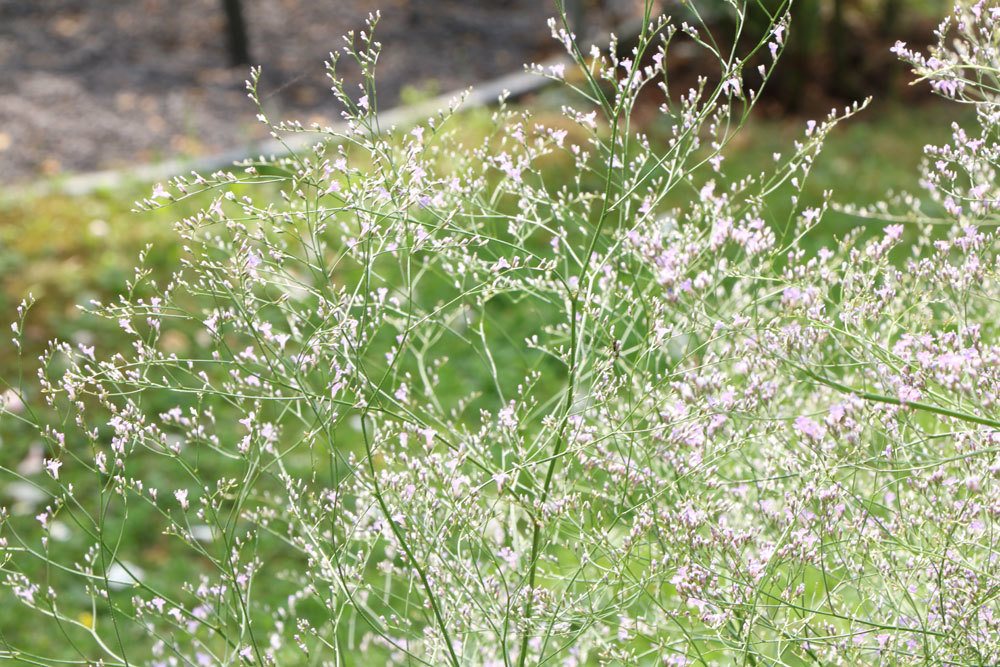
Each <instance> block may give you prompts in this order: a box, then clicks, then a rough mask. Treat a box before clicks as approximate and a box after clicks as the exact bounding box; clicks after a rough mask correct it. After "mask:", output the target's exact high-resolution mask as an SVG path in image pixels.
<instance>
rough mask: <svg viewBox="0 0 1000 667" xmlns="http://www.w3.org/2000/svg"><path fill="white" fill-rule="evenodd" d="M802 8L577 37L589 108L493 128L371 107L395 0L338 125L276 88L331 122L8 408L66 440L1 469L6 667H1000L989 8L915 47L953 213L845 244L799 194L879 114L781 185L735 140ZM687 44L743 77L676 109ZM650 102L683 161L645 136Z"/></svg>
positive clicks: (231, 174)
mask: <svg viewBox="0 0 1000 667" xmlns="http://www.w3.org/2000/svg"><path fill="white" fill-rule="evenodd" d="M731 4H733V11H734V12H735V14H736V16H737V26H738V30H739V31H740V32H741V33H742V30H743V26H744V18H745V15H746V14H745V11H746V7H745V6H744V5H743V4H741V3H737V2H733V3H731ZM781 9H782V11H779V12H778V13H776V14H775V15H774V20H773V23H772V25H771V26H770V28H769V30H768V31H767V33H766V34H764V35H762V36H747V35H743V34H740V35H737V38H736V39H734V40H731V42H730V44H733V45H736V46H723V45H720V43H719V42H718V41H717V40H716V39H715V38H713V36H712V35H711V33H710V31H709V30H708V28H707V27H706V26H704V25H694V24H690V23H686V22H680V23H675V22H671V21H670V20H668V19H666V18H656V17H654V16H653V15H652V12H651V5H650V4H647V7H646V15H645V17H644V20H643V22H642V27H641V31H640V34H639V35H638V38H637V41H636V46H634V47H633V48H632V49H623V48H622V47H621V46H620V45H619V44H618V43H617V42H616V41H615V40H612V43H611V45H610V48H605V49H601V48H596V47H595V48H592V49H590V50H589V51H583V50H581V48H580V46H579V44H578V41H577V39H576V37H575V36H574V35H572V34H571V33H570V32H569V31H568V29H567V28H566V26H565V18H563V20H562V21H560V20H556V21H553V22H552V25H551V27H552V33H553V36H554V37H555V38H556V39H557V40H558V41H559V42H561V43H562V45H563V46H564V47H565V49H566V51H567V53H568V54H569V56H570V57H571V58H573V60H574V62H575V63H576V65H577V72H576V73H575V74H574V73H573V72H572V71H568V70H566V69H564V68H562V67H561V66H554V67H540V66H536V67H533V68H532V69H533V70H534V71H536V72H537V73H539V74H540V75H542V76H549V77H552V78H555V79H559V80H561V81H563V85H564V86H565V87H566V89H567V90H569V91H572V92H573V93H574V94H575V95H576V99H577V100H578V102H576V103H574V104H573V105H567V106H565V107H564V108H563V116H562V119H561V120H559V121H558V122H552V121H550V122H544V121H540V120H537V119H534V118H533V117H532V116H531V114H530V112H528V111H525V110H515V109H512V108H510V107H509V106H508V105H507V104H505V103H504V101H503V100H501V104H500V107H499V109H498V110H497V111H496V112H495V114H494V115H493V123H494V128H495V129H494V131H493V132H492V133H491V134H490V135H489V136H488V137H486V138H485V139H484V140H483V141H482V142H481V143H480V144H479V145H468V146H467V145H465V144H464V143H463V141H464V139H463V137H462V135H461V134H460V133H459V132H457V131H456V129H457V128H456V126H457V125H458V124H460V123H461V121H462V118H463V116H462V115H461V114H460V113H459V111H458V110H459V108H460V102H461V100H456V102H455V104H454V105H453V107H452V108H449V109H447V110H443V111H442V112H441V113H439V114H437V115H435V116H434V117H432V118H429V119H427V120H426V121H425V122H424V123H421V124H419V125H417V126H415V127H412V128H387V127H382V126H380V124H379V117H378V98H377V94H376V90H375V88H374V78H375V69H376V65H377V63H378V58H379V51H380V48H381V47H380V45H379V44H378V42H376V41H374V39H373V36H372V35H373V31H374V30H375V27H376V23H377V20H378V16H377V15H373V16H372V17H370V19H369V22H368V26H367V28H366V30H365V31H363V32H360V33H359V34H357V35H353V34H352V35H348V39H347V42H346V46H345V47H344V49H343V51H342V53H340V54H336V55H332V56H331V60H330V62H329V63H328V68H329V73H330V78H331V80H332V82H333V92H334V94H335V95H336V97H337V99H338V100H339V101H340V102H341V104H342V105H343V107H344V115H343V119H344V121H345V124H346V130H341V129H337V128H324V127H319V126H314V127H310V128H306V127H303V126H301V125H299V124H297V123H293V122H282V123H272V121H271V120H270V119H269V118H268V117H267V116H266V115H265V114H264V112H263V110H261V115H260V120H261V122H263V123H266V124H268V126H269V127H271V129H272V131H273V134H274V136H275V137H276V138H281V137H283V136H287V135H288V133H312V134H313V136H315V145H314V146H313V147H312V148H311V149H310V150H307V151H295V150H291V149H290V150H289V154H288V155H287V156H285V157H279V158H273V159H263V158H261V159H259V160H253V161H248V162H246V163H244V164H242V165H241V166H240V167H239V168H238V169H237V170H234V171H222V172H218V173H215V174H212V175H210V176H202V175H197V174H193V175H191V176H189V177H178V178H176V179H174V180H173V181H171V182H170V183H169V184H167V185H166V186H158V187H157V188H156V189H155V190H154V192H153V195H152V196H151V197H150V198H149V199H146V200H145V201H143V202H140V203H139V208H140V209H148V208H151V207H158V206H162V205H166V204H168V203H169V202H170V201H173V200H176V199H180V198H193V197H203V198H206V200H207V201H206V206H205V208H204V209H203V210H202V211H201V212H199V213H198V214H196V215H194V216H193V217H191V218H188V219H184V220H182V221H180V222H179V223H178V224H177V233H178V234H179V236H180V238H181V239H182V242H183V251H184V255H183V257H182V259H181V260H180V266H179V267H178V270H177V271H176V273H175V274H174V275H173V276H172V277H171V278H170V279H169V280H168V281H166V282H164V281H158V280H156V279H155V278H154V277H153V276H151V275H150V272H149V271H147V270H145V269H144V268H142V262H141V261H140V267H139V268H138V269H137V270H136V273H135V277H134V279H133V280H131V281H130V282H129V283H128V285H127V290H126V291H125V293H124V294H123V296H122V297H121V298H120V299H119V300H118V301H116V302H113V303H105V304H93V306H92V309H91V310H92V312H93V313H94V314H95V315H97V316H99V317H103V318H107V319H108V320H110V321H111V322H113V323H116V324H117V326H119V327H120V328H121V329H122V331H123V332H125V333H126V334H127V336H128V337H129V340H130V341H131V345H130V346H129V347H128V348H126V349H111V350H102V349H100V348H101V346H100V345H99V344H98V345H96V346H95V347H89V346H88V345H86V344H77V345H75V346H74V345H71V344H69V343H64V342H54V343H53V344H52V345H51V346H50V348H49V350H48V352H47V353H46V354H45V355H44V356H43V357H42V358H41V359H40V362H41V363H40V370H39V373H38V379H39V386H40V393H38V392H36V391H35V390H33V389H32V388H31V387H28V386H25V385H24V384H23V383H19V382H14V381H11V382H10V383H9V384H10V387H9V389H7V390H6V393H5V394H3V396H4V399H3V400H4V402H3V404H2V410H3V414H4V417H5V420H6V424H7V426H8V428H15V427H16V428H22V429H24V428H31V429H33V430H34V431H35V432H36V437H39V438H41V440H42V441H43V442H44V454H43V455H41V456H42V458H41V459H40V462H41V465H40V466H39V470H38V472H37V474H34V475H32V474H25V473H20V472H18V471H15V470H11V469H9V468H4V469H3V474H4V476H5V478H6V479H8V480H10V481H11V482H14V481H15V477H17V478H20V479H18V480H16V483H20V484H24V483H30V484H32V485H34V486H35V487H36V488H37V489H40V490H41V491H43V492H44V494H45V496H44V497H45V501H44V503H43V507H42V508H40V511H39V512H38V513H37V515H35V516H19V515H17V513H16V512H12V511H8V510H4V511H3V514H2V515H0V520H2V526H0V528H2V533H0V564H2V565H0V566H2V570H3V583H4V586H5V588H4V590H5V595H6V596H7V597H6V598H5V603H7V602H10V603H11V604H14V603H15V601H16V603H17V604H19V605H21V607H20V608H22V609H23V610H24V612H23V613H24V614H33V615H34V616H35V617H36V618H37V619H38V625H37V627H38V628H39V630H38V634H37V635H34V634H32V635H30V636H11V635H10V634H9V633H8V632H6V631H4V632H2V633H0V651H2V652H0V657H4V658H9V659H13V660H15V661H19V662H23V663H25V664H44V665H49V664H66V663H67V662H70V663H80V664H83V663H86V664H104V665H128V664H147V663H149V664H156V665H216V664H244V663H252V664H263V665H270V664H279V665H286V664H288V665H291V664H329V665H342V664H343V665H366V664H372V665H375V664H378V665H382V664H406V665H414V664H425V665H453V666H458V665H493V666H500V665H503V666H504V667H512V666H517V667H523V666H525V665H543V664H544V665H566V666H570V665H586V664H606V665H617V664H628V665H633V664H635V665H654V664H660V665H685V664H705V665H724V664H736V663H740V664H775V665H777V664H788V665H800V664H822V665H827V664H829V665H854V664H862V663H892V664H924V663H940V664H955V665H958V664H977V665H978V664H989V663H994V662H997V661H1000V628H998V624H1000V609H998V599H997V594H998V592H1000V578H998V575H997V565H996V559H997V555H996V554H997V553H998V547H995V546H994V544H995V543H996V541H997V539H998V537H997V531H996V521H997V516H998V514H1000V501H998V500H997V497H998V495H997V492H998V486H997V485H998V483H1000V482H998V481H997V478H998V476H1000V457H998V452H1000V414H998V408H997V403H996V401H997V395H998V383H1000V373H998V368H1000V366H998V361H1000V348H998V346H997V343H996V333H997V322H998V321H1000V307H998V300H997V295H998V292H997V253H996V250H997V243H996V237H995V233H994V231H993V228H992V226H991V221H992V220H993V215H994V211H995V208H996V205H995V202H996V200H997V194H996V188H995V185H994V183H995V178H994V176H995V171H994V169H995V164H996V162H997V159H998V149H997V143H996V136H997V134H996V131H997V129H998V127H1000V115H998V113H997V105H996V102H995V100H996V99H997V97H996V94H997V91H998V89H997V86H996V80H995V72H996V68H997V66H998V62H1000V56H998V54H997V51H996V43H997V39H998V35H1000V31H998V24H997V21H1000V16H998V14H1000V9H996V8H994V7H993V6H992V5H991V4H989V3H985V2H979V3H977V4H975V5H972V6H971V7H968V6H966V5H960V6H959V7H958V8H957V9H956V11H955V14H954V17H953V18H952V19H950V21H948V22H946V23H945V24H943V25H942V28H941V30H940V38H941V42H940V44H939V46H938V47H937V48H936V49H935V50H934V51H933V52H932V57H930V58H926V59H925V58H924V57H923V56H921V55H920V54H918V53H916V52H913V51H911V50H909V49H907V48H906V47H905V45H897V47H896V51H897V52H898V53H899V54H900V55H902V56H903V57H904V58H905V59H907V60H909V61H910V62H911V63H912V64H913V65H914V67H915V69H916V71H917V73H918V74H919V75H920V76H921V77H924V78H926V79H928V80H930V81H931V84H932V86H933V87H934V88H935V90H937V91H938V92H940V93H942V94H944V95H946V96H948V97H951V98H954V99H956V100H959V101H964V102H969V103H972V104H975V105H976V108H977V119H978V121H979V124H980V130H981V133H980V134H979V135H977V136H976V138H971V137H970V136H969V135H968V134H967V133H966V131H963V130H961V129H960V128H956V130H955V140H954V142H953V143H952V144H951V145H949V146H945V147H937V148H935V147H929V148H928V149H927V153H928V156H929V162H928V165H927V167H926V169H925V173H924V178H923V183H924V184H925V186H926V187H927V189H928V190H929V192H930V195H931V197H930V202H929V203H928V206H938V207H939V208H940V214H939V218H938V219H937V220H936V222H937V223H939V224H936V225H935V224H930V223H931V222H932V220H931V218H933V217H934V215H935V213H934V211H933V210H931V211H924V210H918V208H917V205H918V200H917V199H916V198H911V199H909V200H907V201H908V202H909V204H910V208H909V209H908V210H906V211H904V212H903V213H900V214H897V215H895V217H893V219H892V220H891V222H892V223H893V224H888V225H884V226H882V225H876V223H875V222H872V221H871V219H872V218H874V217H875V215H876V214H877V215H880V216H882V218H883V219H886V218H888V217H889V214H888V208H879V209H871V210H867V211H859V213H862V214H866V215H867V217H868V218H869V221H868V222H865V223H864V224H862V225H859V227H858V230H857V231H855V232H852V233H850V234H848V235H847V236H846V238H844V239H842V240H840V241H838V242H837V244H836V245H835V246H834V247H829V248H822V249H819V250H817V251H811V250H809V249H808V248H809V245H808V244H806V243H804V242H803V239H804V238H806V237H807V236H808V234H809V232H810V231H811V230H813V229H814V228H815V227H816V226H817V225H819V224H821V221H822V218H823V216H824V215H825V213H826V210H827V206H826V205H823V206H820V207H818V208H817V207H804V206H802V205H801V204H800V202H799V196H800V194H801V192H802V188H803V186H804V184H805V181H806V179H807V178H808V175H809V172H810V169H811V167H812V164H813V162H814V160H815V159H816V157H817V155H818V154H819V151H820V148H821V147H822V144H823V141H824V139H826V137H827V135H828V134H829V133H830V131H831V130H832V129H833V128H834V126H835V125H836V123H837V122H838V121H839V120H841V119H843V118H845V117H847V116H851V115H853V114H854V113H856V112H857V111H859V110H860V108H861V107H862V106H863V105H854V106H852V107H849V108H847V109H845V110H843V111H840V112H833V113H831V114H830V115H829V116H828V117H827V118H826V119H825V120H823V121H822V122H818V123H814V122H810V123H808V124H807V125H806V127H805V130H804V133H803V136H802V138H801V139H800V140H799V141H798V142H796V143H795V144H794V146H792V147H791V150H789V151H787V152H786V154H785V155H776V156H775V159H774V163H773V164H771V165H768V166H767V167H766V168H763V169H762V170H761V172H760V173H755V174H740V173H730V172H729V170H728V169H727V165H726V162H725V155H726V150H725V149H726V145H727V143H728V142H729V141H730V140H731V139H732V137H733V136H734V135H735V133H736V132H737V131H738V130H739V129H740V128H741V127H742V126H743V124H744V123H745V121H746V119H747V117H748V114H749V113H750V110H751V109H752V107H753V105H754V103H755V102H756V100H757V99H758V98H759V95H760V90H761V87H762V86H763V85H764V84H765V83H766V81H767V79H768V78H769V76H770V74H771V72H772V71H773V68H774V67H775V64H776V62H777V60H778V57H779V56H780V53H781V50H782V48H783V43H784V37H785V36H786V34H787V31H788V29H789V25H788V21H787V14H786V13H785V10H787V7H782V8H781ZM748 37H754V39H752V40H751V39H748ZM758 37H759V38H758ZM679 40H684V41H686V42H688V43H692V44H696V45H698V46H699V47H700V48H702V49H704V51H705V52H706V53H707V54H708V55H709V56H710V58H711V60H712V61H714V62H717V63H718V71H716V72H714V73H713V74H712V76H708V75H706V76H705V77H703V78H699V79H698V80H697V82H696V83H695V84H694V85H693V86H692V87H690V88H689V89H685V90H677V89H676V88H675V86H674V85H673V82H672V81H671V80H670V77H669V76H668V74H667V73H668V71H669V70H668V68H667V66H666V65H667V63H668V62H669V59H670V52H671V51H670V49H671V45H672V44H674V43H675V42H677V41H679ZM747 44H750V46H749V47H747V46H746V45H747ZM741 49H742V50H741ZM623 54H625V55H623ZM340 58H347V59H350V60H351V61H352V62H353V64H354V65H355V66H356V67H357V68H358V69H359V70H360V72H361V74H362V85H361V87H360V89H355V88H354V87H353V86H351V85H348V84H347V83H345V81H344V79H342V78H341V77H340V76H339V75H338V65H339V64H340ZM259 75H260V72H259V70H254V71H253V73H252V76H251V79H250V81H249V82H248V88H249V92H250V96H251V98H252V99H254V100H257V81H258V78H259ZM654 96H658V103H659V104H661V105H662V106H661V107H660V110H661V112H662V114H663V116H664V122H667V123H669V126H670V128H671V130H670V138H669V140H668V141H666V142H665V143H663V144H657V143H655V142H654V141H652V140H650V139H649V138H648V137H647V136H645V135H644V134H643V133H642V132H637V131H636V130H635V128H634V127H633V124H632V118H633V111H634V109H635V107H636V105H637V104H638V103H640V102H641V101H642V100H646V99H649V98H652V97H654ZM258 106H259V105H258ZM567 168H568V171H569V176H568V177H566V176H565V174H566V171H567ZM789 200H790V201H791V204H792V208H791V211H792V212H791V214H783V213H782V214H780V216H781V217H779V213H778V212H779V211H785V210H787V203H788V202H789ZM677 202H681V203H677ZM873 227H875V228H876V231H875V232H872V229H873ZM30 305H31V304H30V302H26V303H25V304H23V306H22V308H21V309H20V310H19V312H18V315H17V319H16V321H15V322H14V323H13V325H12V329H13V333H14V338H13V342H14V345H15V346H17V347H18V348H20V347H21V346H22V345H23V344H24V332H25V329H26V325H25V322H26V319H27V318H28V315H29V313H28V311H29V308H30ZM179 336H180V337H189V338H191V339H193V340H194V341H196V343H197V345H196V346H195V349H196V350H197V351H196V352H195V353H189V354H182V353H180V352H178V351H177V349H178V348H177V346H176V345H175V344H174V343H173V342H172V341H176V340H177V338H178V337H179ZM25 363H26V364H27V361H26V362H25ZM136 522H141V525H142V532H141V535H142V539H141V540H129V539H125V538H124V536H126V535H134V534H135V533H134V532H128V528H127V527H128V526H130V525H132V524H134V523H136ZM132 530H134V529H132ZM134 541H138V542H140V543H133V542H134ZM163 551H166V552H167V553H169V557H164V555H163V553H162V552H163ZM157 552H160V553H159V555H158V553H157ZM176 572H183V573H184V574H185V577H182V578H180V579H178V578H175V573H176ZM53 638H54V639H53Z"/></svg>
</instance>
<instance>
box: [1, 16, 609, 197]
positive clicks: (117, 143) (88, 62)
mask: <svg viewBox="0 0 1000 667" xmlns="http://www.w3.org/2000/svg"><path fill="white" fill-rule="evenodd" d="M243 4H244V12H245V16H246V20H247V24H248V29H249V32H250V47H251V60H252V61H253V62H254V63H259V64H260V65H262V66H263V69H264V77H263V86H262V92H263V94H264V96H265V104H266V105H267V106H268V107H269V108H268V112H269V114H271V115H273V116H275V117H284V118H295V119H298V120H302V121H304V122H306V121H312V120H323V119H331V118H336V117H337V115H338V109H337V108H336V106H335V104H334V101H333V97H332V95H331V94H330V93H329V84H328V82H327V80H326V78H325V75H324V70H323V61H324V60H326V59H327V54H328V53H329V52H330V51H331V50H333V49H338V48H340V46H341V45H342V41H341V40H340V35H342V34H343V33H345V32H346V31H347V30H350V29H360V28H361V26H362V22H363V19H364V17H365V16H367V14H368V12H370V11H372V10H373V9H375V8H376V7H380V8H381V10H382V15H383V19H382V22H381V23H380V25H379V30H378V32H377V34H378V39H379V41H381V42H382V44H383V46H384V48H383V58H382V59H381V61H380V65H379V82H380V83H379V94H380V98H381V106H382V107H383V108H388V106H391V105H392V104H394V103H395V102H396V101H397V100H398V99H399V95H400V92H401V91H402V90H403V89H404V88H405V87H407V86H413V87H416V88H418V89H423V90H428V91H431V92H444V91H447V90H450V89H453V88H459V87H462V86H466V85H470V84H474V83H475V82H476V81H480V80H483V79H486V78H490V77H494V76H498V75H501V74H504V73H507V72H510V71H512V70H518V69H519V68H520V67H521V65H522V64H523V63H525V62H530V61H533V60H537V59H541V58H543V57H545V56H546V55H548V54H551V53H552V52H553V44H554V43H553V42H552V40H551V38H550V37H549V35H548V29H547V28H546V26H545V19H546V18H547V17H548V16H550V15H552V14H553V13H554V3H552V2H550V1H549V0H409V1H407V0H379V1H377V2H376V1H373V0H244V3H243ZM619 18H620V17H619V16H596V15H594V14H591V15H590V16H589V17H588V19H596V20H599V21H601V22H602V23H604V22H605V21H606V22H607V23H606V24H608V25H610V24H612V23H613V22H614V21H615V20H618V19H619ZM224 28H225V21H224V16H223V12H222V3H221V1H220V0H44V1H38V0H0V183H2V184H11V183H18V182H24V181H27V180H30V179H33V178H37V177H38V176H40V175H45V176H51V175H55V174H59V173H65V172H81V171H93V170H98V169H107V168H113V167H122V166H126V165H129V164H135V163H140V162H148V161H154V160H158V159H163V158H167V157H173V156H181V155H201V154H206V153H212V152H216V151H220V150H225V149H231V148H233V147H236V146H241V145H245V144H247V143H249V142H250V141H253V140H254V139H257V138H260V137H261V136H263V134H265V133H264V132H263V128H261V126H260V125H259V124H257V123H256V122H255V121H254V116H255V110H254V109H253V107H252V105H251V104H250V102H249V100H247V99H246V94H245V91H244V87H243V82H244V80H245V79H246V74H247V72H246V69H245V68H242V67H238V68H230V67H227V51H226V48H225V33H224Z"/></svg>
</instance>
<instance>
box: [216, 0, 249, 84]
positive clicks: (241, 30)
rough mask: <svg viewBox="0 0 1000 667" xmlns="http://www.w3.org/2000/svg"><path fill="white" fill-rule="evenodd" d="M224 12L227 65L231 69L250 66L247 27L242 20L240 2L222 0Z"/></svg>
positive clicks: (239, 0)
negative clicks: (228, 64)
mask: <svg viewBox="0 0 1000 667" xmlns="http://www.w3.org/2000/svg"><path fill="white" fill-rule="evenodd" d="M222 6H223V8H224V9H225V10H226V38H227V40H226V41H227V43H228V46H229V63H230V64H231V65H232V66H233V67H238V66H240V65H249V64H250V46H249V40H248V39H247V25H246V22H245V21H244V20H243V7H242V3H241V0H222Z"/></svg>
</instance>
